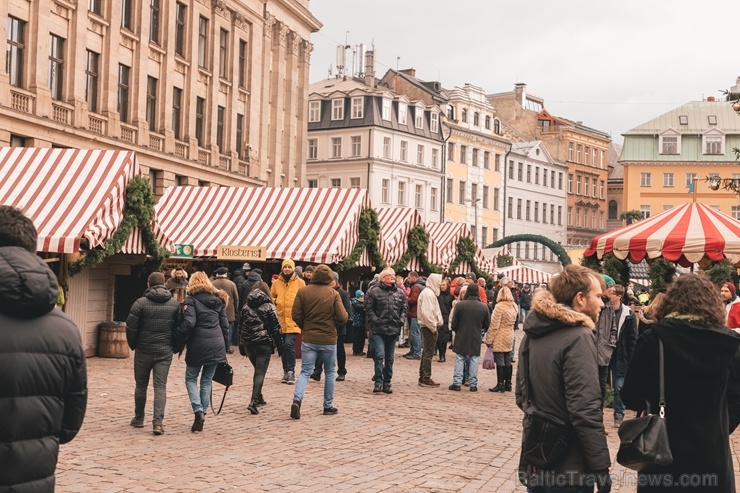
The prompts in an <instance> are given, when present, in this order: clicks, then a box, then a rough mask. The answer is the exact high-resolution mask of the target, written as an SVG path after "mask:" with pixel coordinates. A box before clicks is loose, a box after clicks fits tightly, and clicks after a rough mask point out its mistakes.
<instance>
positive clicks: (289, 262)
mask: <svg viewBox="0 0 740 493" xmlns="http://www.w3.org/2000/svg"><path fill="white" fill-rule="evenodd" d="M286 265H287V266H290V268H291V269H293V270H295V262H293V261H292V260H290V259H289V258H286V259H285V260H283V264H282V265H281V266H280V268H281V269H282V268H283V267H285V266H286Z"/></svg>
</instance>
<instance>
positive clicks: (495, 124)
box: [493, 118, 501, 135]
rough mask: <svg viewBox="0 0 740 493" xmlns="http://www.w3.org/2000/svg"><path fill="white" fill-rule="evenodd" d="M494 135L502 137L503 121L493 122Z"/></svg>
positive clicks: (496, 120)
mask: <svg viewBox="0 0 740 493" xmlns="http://www.w3.org/2000/svg"><path fill="white" fill-rule="evenodd" d="M493 133H495V134H496V135H501V121H500V120H499V119H498V118H496V119H494V120H493Z"/></svg>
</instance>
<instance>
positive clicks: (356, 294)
mask: <svg viewBox="0 0 740 493" xmlns="http://www.w3.org/2000/svg"><path fill="white" fill-rule="evenodd" d="M363 296H365V293H363V292H362V290H361V289H358V290H357V291H355V298H362V297H363Z"/></svg>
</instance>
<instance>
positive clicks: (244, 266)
mask: <svg viewBox="0 0 740 493" xmlns="http://www.w3.org/2000/svg"><path fill="white" fill-rule="evenodd" d="M242 270H246V271H249V270H252V266H251V265H249V262H244V265H242Z"/></svg>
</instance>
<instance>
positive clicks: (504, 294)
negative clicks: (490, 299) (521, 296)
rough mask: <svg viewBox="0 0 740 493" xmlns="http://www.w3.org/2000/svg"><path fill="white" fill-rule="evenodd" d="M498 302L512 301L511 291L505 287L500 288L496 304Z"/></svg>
mask: <svg viewBox="0 0 740 493" xmlns="http://www.w3.org/2000/svg"><path fill="white" fill-rule="evenodd" d="M499 301H514V295H512V294H511V289H509V288H507V287H506V286H504V287H503V288H501V289H500V290H499V292H498V295H497V296H496V303H498V302H499Z"/></svg>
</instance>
